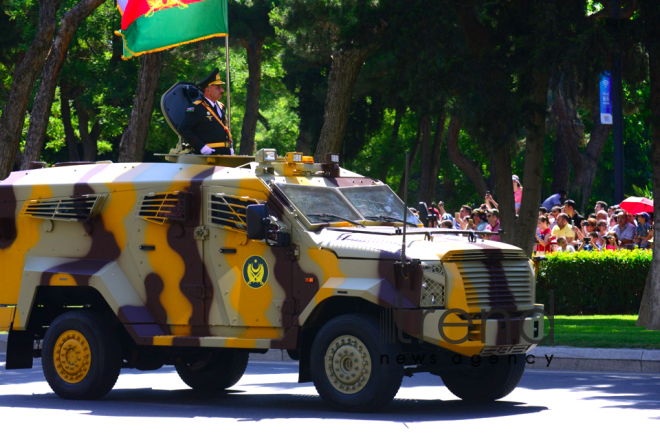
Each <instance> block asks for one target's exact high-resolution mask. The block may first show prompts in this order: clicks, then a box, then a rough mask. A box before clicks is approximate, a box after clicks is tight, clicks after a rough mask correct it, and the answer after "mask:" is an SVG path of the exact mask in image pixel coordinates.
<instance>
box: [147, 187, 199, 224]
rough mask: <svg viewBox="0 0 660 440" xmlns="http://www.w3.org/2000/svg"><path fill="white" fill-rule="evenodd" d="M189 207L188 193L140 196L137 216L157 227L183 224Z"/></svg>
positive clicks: (177, 192)
mask: <svg viewBox="0 0 660 440" xmlns="http://www.w3.org/2000/svg"><path fill="white" fill-rule="evenodd" d="M190 205H191V200H190V193H187V192H184V191H174V192H170V193H150V194H147V195H144V196H142V200H141V201H140V210H139V211H138V214H137V216H138V217H140V218H141V219H142V220H146V221H148V222H151V223H157V224H159V225H162V224H164V223H166V222H172V221H178V222H185V221H187V220H188V211H189V207H190Z"/></svg>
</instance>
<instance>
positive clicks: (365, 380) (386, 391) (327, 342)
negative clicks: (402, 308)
mask: <svg viewBox="0 0 660 440" xmlns="http://www.w3.org/2000/svg"><path fill="white" fill-rule="evenodd" d="M379 334H380V332H379V329H378V324H377V323H376V320H375V319H374V318H372V317H371V316H367V315H358V314H350V315H344V316H339V317H337V318H334V319H332V320H330V321H329V322H328V323H326V324H325V325H324V326H323V327H322V328H321V330H320V331H319V332H318V334H317V335H316V338H315V339H314V343H313V345H312V351H311V362H310V366H311V373H312V379H313V381H314V386H315V387H316V390H317V391H318V393H319V395H320V396H321V398H322V399H323V400H324V401H326V402H327V403H329V404H330V405H332V406H334V407H335V408H337V409H340V410H349V411H360V412H366V411H373V410H376V409H378V408H382V407H384V406H385V405H387V404H388V403H390V402H391V401H392V399H394V396H395V395H396V393H397V391H398V390H399V387H400V386H401V381H402V379H403V367H402V366H401V365H400V364H399V363H397V360H396V357H397V355H398V354H399V351H398V350H397V348H396V346H395V345H394V344H388V343H385V342H383V341H382V340H381V338H380V337H379Z"/></svg>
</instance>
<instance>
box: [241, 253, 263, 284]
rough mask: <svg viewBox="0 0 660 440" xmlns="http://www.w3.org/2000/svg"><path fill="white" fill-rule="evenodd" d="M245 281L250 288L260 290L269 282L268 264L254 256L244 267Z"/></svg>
mask: <svg viewBox="0 0 660 440" xmlns="http://www.w3.org/2000/svg"><path fill="white" fill-rule="evenodd" d="M243 279H244V280H245V282H246V283H247V285H248V286H250V287H252V288H253V289H258V288H259V287H262V286H263V285H264V284H266V281H268V264H267V263H266V260H264V259H263V258H261V257H260V256H258V255H253V256H251V257H250V258H248V259H247V260H245V264H244V265H243Z"/></svg>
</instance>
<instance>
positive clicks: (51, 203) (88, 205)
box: [21, 194, 106, 222]
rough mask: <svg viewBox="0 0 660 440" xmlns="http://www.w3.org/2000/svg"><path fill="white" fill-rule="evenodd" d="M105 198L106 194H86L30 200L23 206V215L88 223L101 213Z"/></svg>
mask: <svg viewBox="0 0 660 440" xmlns="http://www.w3.org/2000/svg"><path fill="white" fill-rule="evenodd" d="M105 197H106V195H105V194H85V195H82V196H73V197H56V198H52V199H39V200H28V201H27V202H25V204H24V205H23V209H22V211H21V215H24V216H27V217H34V218H41V219H47V220H62V221H71V222H86V221H89V220H90V219H91V218H92V217H93V216H94V215H96V214H97V213H98V212H99V211H100V208H101V206H102V204H103V200H104V199H105Z"/></svg>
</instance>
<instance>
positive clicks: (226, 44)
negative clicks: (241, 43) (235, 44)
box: [225, 35, 231, 131]
mask: <svg viewBox="0 0 660 440" xmlns="http://www.w3.org/2000/svg"><path fill="white" fill-rule="evenodd" d="M225 60H226V61H227V128H229V131H231V87H230V86H229V35H227V36H225Z"/></svg>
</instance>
